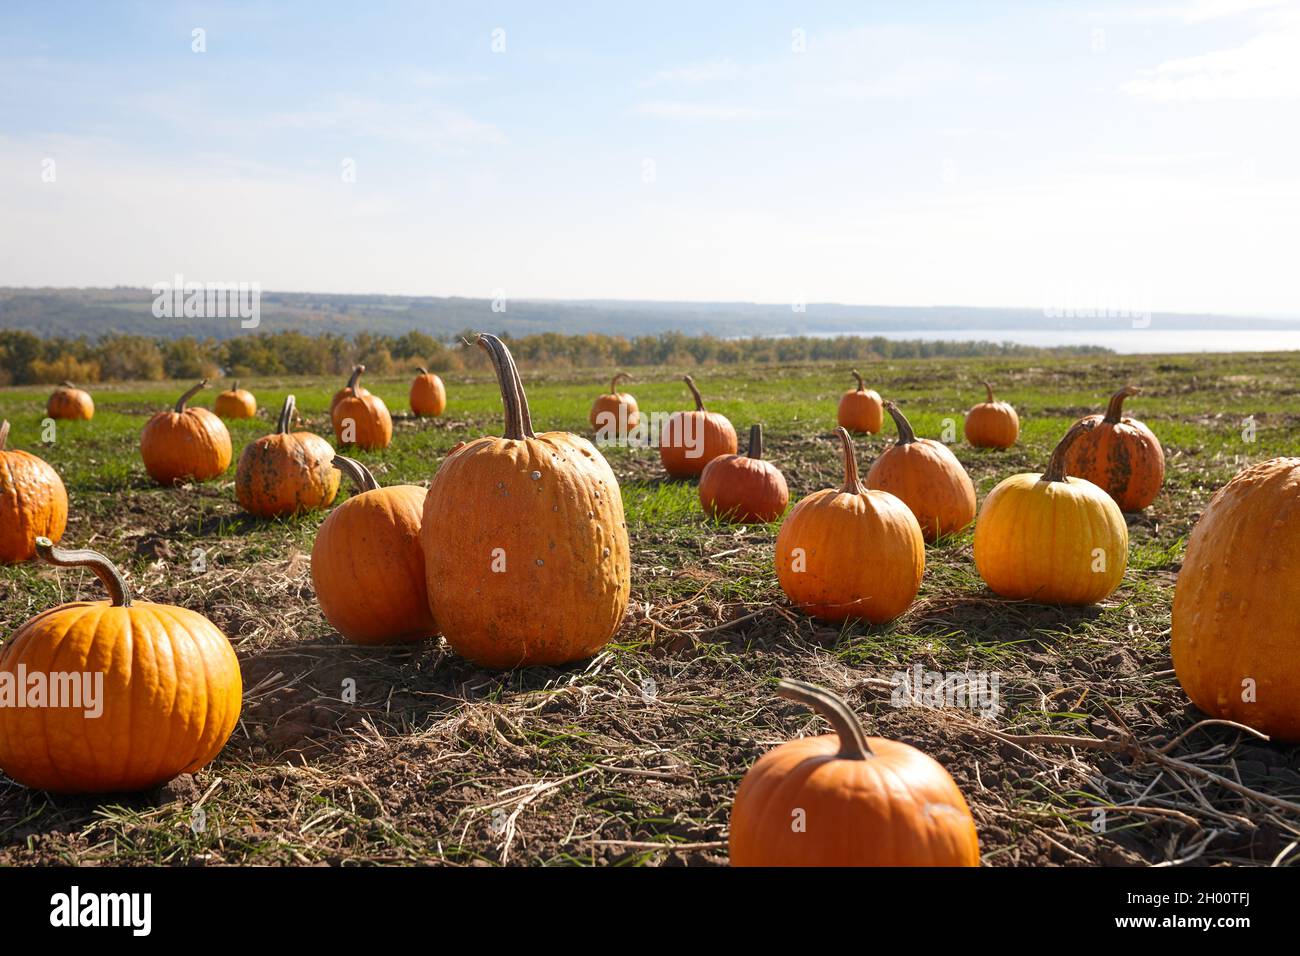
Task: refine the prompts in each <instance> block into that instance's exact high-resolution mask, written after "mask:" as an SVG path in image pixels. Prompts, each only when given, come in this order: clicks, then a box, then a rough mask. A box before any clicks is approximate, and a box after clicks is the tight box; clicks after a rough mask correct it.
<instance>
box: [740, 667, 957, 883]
mask: <svg viewBox="0 0 1300 956" xmlns="http://www.w3.org/2000/svg"><path fill="white" fill-rule="evenodd" d="M777 693H778V694H780V695H781V696H782V697H785V698H788V699H790V700H796V701H798V702H799V703H801V704H804V705H805V706H807V707H811V708H812V709H813V710H815V711H817V713H819V714H821V715H822V716H823V717H824V718H826V720H827V722H828V723H829V724H830V725H831V726H832V727H833V728H834V730H835V732H834V733H832V734H826V735H824V736H821V737H804V738H802V739H800V740H790V741H787V742H785V743H783V744H781V745H780V746H778V747H776V748H775V749H774V750H769V751H768V752H767V753H766V754H764V755H763V756H762V757H761V758H759V760H758V762H757V763H755V764H754V766H752V767H750V768H749V772H748V773H746V774H745V777H744V779H743V780H741V781H740V787H739V789H738V790H737V791H736V799H735V802H734V803H733V805H732V808H731V834H730V846H731V865H732V866H979V862H980V852H979V836H978V834H977V833H976V831H975V820H974V818H973V817H972V816H971V812H970V807H968V806H967V805H966V798H965V797H963V796H962V793H961V790H959V789H958V788H957V784H956V783H955V782H954V781H953V779H952V777H951V776H949V774H948V771H946V770H944V769H943V767H941V766H940V765H939V763H938V762H937V761H935V760H934V759H933V758H932V757H929V756H927V755H926V754H924V753H922V752H921V751H919V750H917V749H916V748H915V747H911V746H908V745H907V744H905V743H900V742H899V741H896V740H886V739H884V738H882V737H868V736H867V735H866V733H865V732H864V731H863V729H862V724H860V723H859V722H858V718H857V716H856V715H855V714H854V713H853V711H852V710H850V709H849V706H848V705H847V704H846V703H844V701H843V700H841V699H840V698H839V697H837V696H836V695H835V694H833V693H831V692H830V691H829V690H826V689H825V688H822V687H817V686H816V685H813V684H808V683H805V682H803V681H792V680H783V681H781V683H780V684H779V685H778V686H777Z"/></svg>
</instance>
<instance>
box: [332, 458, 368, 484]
mask: <svg viewBox="0 0 1300 956" xmlns="http://www.w3.org/2000/svg"><path fill="white" fill-rule="evenodd" d="M331 464H332V465H333V466H334V467H335V468H337V469H338V470H339V471H341V472H343V474H345V475H346V476H347V478H348V480H349V481H351V482H352V484H354V485H356V487H357V491H359V492H366V491H378V490H379V482H377V481H375V476H374V475H372V474H371V473H370V469H369V468H367V467H366V466H365V465H363V464H361V462H359V461H357V460H356V459H355V458H349V457H348V456H347V455H335V456H334V460H333V461H332V462H331Z"/></svg>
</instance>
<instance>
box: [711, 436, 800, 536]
mask: <svg viewBox="0 0 1300 956" xmlns="http://www.w3.org/2000/svg"><path fill="white" fill-rule="evenodd" d="M789 503H790V489H789V488H787V487H786V484H785V475H783V474H781V470H780V469H779V468H777V467H776V465H774V464H772V463H771V462H770V461H764V460H763V426H762V425H760V424H757V423H755V424H754V425H752V426H750V429H749V450H748V451H747V452H746V453H745V454H743V455H723V456H722V457H721V458H715V459H713V461H711V462H709V463H708V464H707V465H705V467H704V472H703V473H702V474H701V475H700V505H701V506H702V507H703V508H704V511H705V513H706V514H709V515H712V516H713V517H715V518H719V519H721V520H725V521H737V522H742V521H764V522H767V521H775V520H776V519H777V518H779V517H781V515H783V514H785V506H786V505H787V504H789Z"/></svg>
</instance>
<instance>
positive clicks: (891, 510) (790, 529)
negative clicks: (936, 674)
mask: <svg viewBox="0 0 1300 956" xmlns="http://www.w3.org/2000/svg"><path fill="white" fill-rule="evenodd" d="M835 431H836V433H837V434H838V435H839V439H840V445H841V448H842V450H843V452H844V485H843V487H841V488H839V489H838V490H835V489H827V490H825V491H818V492H815V493H813V494H811V495H809V496H808V497H807V498H804V499H803V500H802V501H800V502H799V503H798V504H797V505H795V506H794V508H792V509H791V510H790V513H789V514H788V515H786V518H785V521H784V522H782V524H781V530H780V532H779V533H778V534H777V536H776V576H777V579H778V580H779V581H780V582H781V588H782V590H784V591H785V593H786V596H787V597H789V598H790V601H791V603H792V604H794V605H795V607H797V608H799V609H800V610H802V611H805V612H806V613H808V614H811V615H812V616H813V617H818V618H822V619H824V620H828V621H842V620H846V619H849V618H865V619H866V620H868V621H871V622H873V623H877V624H879V623H881V622H883V621H890V620H893V619H894V618H896V617H898V615H900V614H902V613H903V612H904V611H905V610H907V608H908V607H909V606H910V605H911V603H912V601H914V600H915V599H916V592H917V591H919V590H920V588H921V576H922V575H923V574H924V573H925V539H924V538H923V537H922V535H921V526H920V525H919V524H917V521H916V518H915V516H913V514H912V512H911V511H909V510H908V507H907V505H905V504H903V502H902V501H901V500H899V499H898V498H896V497H895V496H894V495H891V494H890V493H889V492H887V491H871V490H869V489H867V488H864V487H863V486H862V482H861V481H859V480H858V465H857V462H856V461H855V460H854V457H853V441H852V439H850V438H849V433H848V431H847V430H846V429H844V428H837V429H836V430H835Z"/></svg>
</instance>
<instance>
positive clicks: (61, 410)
mask: <svg viewBox="0 0 1300 956" xmlns="http://www.w3.org/2000/svg"><path fill="white" fill-rule="evenodd" d="M45 414H47V415H49V416H50V418H69V419H74V420H75V419H81V420H83V421H89V420H90V419H92V418H94V417H95V400H94V399H93V398H91V397H90V393H89V392H87V391H85V390H84V389H80V388H77V386H75V385H73V384H72V383H71V382H63V383H61V384H60V385H59V387H58V388H56V389H55V390H54V392H53V394H51V395H50V400H49V401H48V402H47V403H46V405H45Z"/></svg>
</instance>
